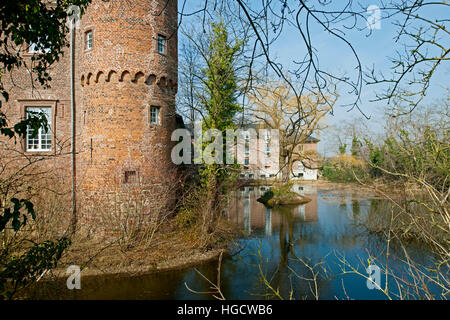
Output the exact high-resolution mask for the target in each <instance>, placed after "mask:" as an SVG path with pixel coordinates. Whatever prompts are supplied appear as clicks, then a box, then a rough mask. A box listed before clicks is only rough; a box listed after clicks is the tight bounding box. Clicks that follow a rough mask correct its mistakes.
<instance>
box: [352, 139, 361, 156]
mask: <svg viewBox="0 0 450 320" xmlns="http://www.w3.org/2000/svg"><path fill="white" fill-rule="evenodd" d="M360 149H361V141H359V139H358V138H357V137H356V136H353V139H352V147H351V153H352V156H355V157H357V156H359V154H360V152H361V150H360Z"/></svg>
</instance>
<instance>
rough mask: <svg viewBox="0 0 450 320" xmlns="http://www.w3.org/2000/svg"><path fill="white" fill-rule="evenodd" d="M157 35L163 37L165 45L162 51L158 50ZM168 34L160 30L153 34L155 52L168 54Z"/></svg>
mask: <svg viewBox="0 0 450 320" xmlns="http://www.w3.org/2000/svg"><path fill="white" fill-rule="evenodd" d="M159 37H163V38H164V39H165V46H164V53H163V52H160V51H159ZM169 38H170V37H169V35H168V34H167V33H165V32H162V31H157V32H156V35H155V52H157V53H158V54H160V55H162V56H168V55H169V49H170V48H169V43H170V41H169Z"/></svg>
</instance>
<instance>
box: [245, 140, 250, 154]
mask: <svg viewBox="0 0 450 320" xmlns="http://www.w3.org/2000/svg"><path fill="white" fill-rule="evenodd" d="M249 152H250V146H249V144H248V142H246V143H245V155H246V156H248V154H249Z"/></svg>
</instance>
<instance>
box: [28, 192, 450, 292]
mask: <svg viewBox="0 0 450 320" xmlns="http://www.w3.org/2000/svg"><path fill="white" fill-rule="evenodd" d="M293 188H294V190H295V191H296V192H298V193H300V194H303V195H305V196H307V197H309V198H311V202H309V203H307V204H304V205H299V206H284V207H279V208H274V209H270V208H266V207H265V206H264V205H263V204H261V203H259V202H257V201H256V199H257V198H258V197H259V196H260V195H261V194H262V193H263V192H264V190H265V188H264V187H244V188H242V189H241V190H239V191H237V192H236V195H235V197H234V199H233V200H232V201H231V203H230V210H229V212H228V213H227V215H228V217H229V219H230V220H232V221H234V222H235V223H237V224H238V225H239V226H240V227H242V229H243V230H244V234H245V236H243V237H241V238H239V239H236V240H235V244H234V245H233V248H232V249H231V252H230V253H231V255H230V256H226V257H224V258H223V262H222V266H221V289H222V293H223V295H224V297H225V298H226V299H266V298H277V297H276V296H274V295H273V292H272V291H271V290H270V289H269V288H268V286H267V285H266V284H264V283H263V282H262V278H261V275H262V274H264V275H265V276H266V278H267V280H270V283H271V286H272V287H273V288H278V289H279V294H280V296H281V297H283V298H285V299H289V298H290V297H291V298H293V299H315V298H316V294H317V295H318V298H319V299H347V298H350V299H386V295H384V294H383V293H381V292H380V291H378V290H376V289H375V290H374V289H369V288H368V285H367V279H366V278H364V277H363V276H361V275H357V274H354V273H349V272H348V271H349V266H352V267H355V268H356V269H357V270H358V271H359V272H361V274H363V275H368V274H367V271H366V267H367V265H368V261H367V260H368V257H369V255H370V256H373V257H376V258H377V259H379V260H377V262H376V263H378V264H380V263H381V264H382V265H381V266H380V267H381V269H383V266H384V264H385V262H386V238H385V237H384V236H383V235H382V234H379V233H374V232H370V231H369V230H368V229H367V228H366V226H365V225H364V223H363V222H364V221H367V219H368V218H370V216H372V215H378V214H380V213H381V211H382V210H387V208H389V207H390V205H389V203H387V201H386V200H382V199H377V198H376V197H375V196H374V195H371V194H368V193H361V192H358V190H356V189H354V188H353V189H352V188H344V189H342V190H341V189H330V188H329V187H328V188H323V187H318V186H316V185H315V184H305V185H303V184H302V185H294V187H293ZM404 245H405V244H404ZM405 246H406V249H407V250H408V253H409V255H410V258H412V259H413V260H414V261H415V262H416V263H418V264H421V265H424V266H431V265H432V264H433V257H432V255H431V254H430V253H429V251H428V250H427V249H426V246H424V245H423V244H420V243H416V242H414V241H409V242H408V243H407V244H406V245H405ZM389 250H390V253H389V261H388V263H389V267H390V268H392V270H397V271H400V272H401V270H403V268H405V266H404V263H403V262H402V259H403V258H404V256H403V253H402V252H403V251H402V248H401V246H400V245H399V244H396V243H395V241H392V242H391V245H390V248H389ZM376 263H375V264H376ZM344 264H347V266H344ZM311 268H312V269H311ZM197 269H198V271H200V272H201V273H202V274H203V275H204V276H205V277H207V278H208V279H210V280H212V281H213V282H215V281H216V276H217V261H212V262H208V263H204V264H202V265H199V266H197ZM316 272H317V274H318V276H317V280H316V281H312V276H313V274H314V273H316ZM447 272H448V270H447ZM384 276H385V275H384V274H383V273H381V284H380V285H381V287H382V288H384V286H385V278H384ZM389 281H392V280H389ZM389 285H390V287H395V283H394V282H392V283H389ZM187 286H188V287H189V288H191V289H192V290H195V291H198V292H208V291H211V290H210V284H209V283H208V282H207V281H206V280H204V279H203V278H202V277H201V276H200V275H199V274H198V273H197V272H196V271H195V269H194V268H187V269H183V270H176V271H168V272H162V273H158V274H152V275H145V276H135V277H118V276H92V277H83V276H82V278H81V289H80V290H68V289H67V288H66V282H65V280H59V281H46V282H41V283H40V284H39V285H38V287H37V289H36V290H35V291H34V292H33V293H32V296H31V298H36V299H214V298H213V297H212V295H211V294H198V293H193V292H191V291H189V290H188V289H187ZM392 290H393V291H395V289H394V288H393V289H392Z"/></svg>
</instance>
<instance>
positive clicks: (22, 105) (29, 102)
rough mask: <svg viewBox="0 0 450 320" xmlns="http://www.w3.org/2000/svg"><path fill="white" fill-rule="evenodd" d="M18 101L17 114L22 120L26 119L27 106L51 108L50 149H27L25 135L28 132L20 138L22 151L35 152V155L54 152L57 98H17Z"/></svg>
mask: <svg viewBox="0 0 450 320" xmlns="http://www.w3.org/2000/svg"><path fill="white" fill-rule="evenodd" d="M17 101H18V103H19V109H20V110H19V114H20V117H21V119H22V120H25V119H26V115H27V114H26V110H27V108H39V107H41V108H51V112H52V119H51V121H52V122H51V123H52V127H51V130H52V147H51V149H50V150H40V151H37V150H27V136H28V134H26V135H25V137H23V138H22V139H21V144H22V151H23V152H25V153H27V154H35V155H53V154H56V128H57V123H56V117H57V104H58V100H54V99H38V100H33V99H23V100H22V99H21V100H17Z"/></svg>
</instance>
